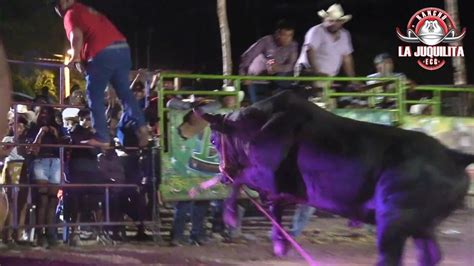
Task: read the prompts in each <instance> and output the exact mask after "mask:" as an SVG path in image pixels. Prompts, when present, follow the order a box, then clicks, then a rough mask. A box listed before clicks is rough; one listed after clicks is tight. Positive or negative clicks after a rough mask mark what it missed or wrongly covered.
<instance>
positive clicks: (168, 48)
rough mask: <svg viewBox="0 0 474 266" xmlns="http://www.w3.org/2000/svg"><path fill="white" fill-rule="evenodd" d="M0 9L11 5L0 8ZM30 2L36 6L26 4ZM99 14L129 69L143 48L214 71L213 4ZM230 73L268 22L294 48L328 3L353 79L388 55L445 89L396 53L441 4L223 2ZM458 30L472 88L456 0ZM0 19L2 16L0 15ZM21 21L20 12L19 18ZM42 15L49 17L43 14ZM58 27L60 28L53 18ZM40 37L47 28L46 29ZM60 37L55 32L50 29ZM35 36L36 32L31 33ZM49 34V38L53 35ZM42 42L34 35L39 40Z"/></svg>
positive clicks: (440, 78)
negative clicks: (126, 52)
mask: <svg viewBox="0 0 474 266" xmlns="http://www.w3.org/2000/svg"><path fill="white" fill-rule="evenodd" d="M1 1H2V2H3V4H2V7H3V6H4V5H8V2H10V1H3V0H1ZM30 1H31V2H37V0H30ZM82 2H84V3H86V4H89V5H91V6H94V7H95V8H97V9H98V10H100V11H102V12H103V13H104V14H106V15H107V16H108V17H109V18H110V19H111V20H112V21H113V22H114V23H115V24H116V25H117V27H118V28H119V29H120V30H121V31H122V32H123V33H124V34H125V35H126V36H127V38H128V40H129V43H130V45H131V47H132V56H133V60H134V65H135V66H137V67H146V66H147V45H148V44H150V59H151V60H150V64H151V67H152V68H163V69H182V70H188V71H192V72H195V73H197V72H200V73H219V72H221V69H222V67H221V64H222V63H221V47H220V35H219V28H218V20H217V14H216V0H175V1H171V0H149V1H137V0H87V1H86V0H84V1H82ZM227 2H228V3H227V5H228V16H229V24H230V30H231V42H232V57H233V63H234V70H236V69H237V66H238V62H239V56H240V54H241V53H242V52H243V51H245V50H246V49H247V47H248V46H250V45H251V44H252V43H253V42H254V41H255V40H257V39H258V38H259V37H262V36H264V35H266V34H269V33H272V32H273V30H274V24H275V22H276V21H277V20H278V19H280V18H287V19H290V20H292V21H293V22H294V24H295V25H296V40H297V41H298V43H300V44H301V42H302V39H303V37H304V34H305V33H306V31H307V30H308V29H309V28H310V27H311V26H313V25H316V24H318V23H319V22H320V19H319V17H318V16H317V11H318V10H320V9H323V8H324V9H326V8H327V7H329V6H330V5H331V4H333V3H334V2H339V3H341V4H342V6H343V8H344V10H345V11H346V13H348V14H352V15H353V19H352V20H351V21H350V22H348V23H347V24H346V25H345V27H346V29H348V30H349V31H350V32H351V34H352V41H353V45H354V50H355V51H354V58H355V64H356V72H357V74H359V75H367V74H370V73H372V72H373V70H374V69H373V64H372V60H373V57H374V56H375V55H376V54H378V53H380V52H389V53H390V54H392V55H394V56H395V63H396V70H397V71H399V72H404V73H406V74H407V76H409V77H411V78H412V79H414V80H415V81H417V82H418V83H419V84H449V83H452V74H451V73H452V68H451V65H450V60H448V63H449V64H448V65H446V66H444V67H443V68H442V69H441V70H438V71H427V70H424V69H421V68H420V67H419V66H418V65H417V64H416V61H415V59H413V58H412V59H405V58H403V59H398V58H396V55H397V47H398V45H404V43H402V42H401V41H400V40H399V39H398V38H397V36H396V34H395V28H396V27H397V26H398V27H401V28H404V27H405V26H406V24H407V22H408V20H409V18H410V17H411V16H412V15H413V13H414V12H416V11H417V10H419V9H421V8H424V7H429V6H433V7H439V8H444V4H443V1H442V0H437V1H431V0H423V1H414V0H345V1H333V0H331V1H329V0H319V1H317V0H312V1H309V0H228V1H227ZM458 2H459V5H460V6H459V9H460V19H461V26H462V27H466V28H467V36H466V38H465V39H464V50H465V54H466V64H467V68H468V71H467V72H468V79H469V82H470V83H474V73H473V72H474V56H473V55H474V53H473V50H472V49H474V47H473V45H472V44H473V43H474V37H473V36H474V35H472V34H471V32H472V31H473V30H474V18H473V17H472V16H473V14H472V8H471V9H469V8H468V5H469V7H470V6H471V3H470V2H472V1H469V0H458ZM0 12H1V11H0ZM18 12H19V15H21V12H22V11H21V10H19V11H18ZM47 16H54V13H53V12H52V11H51V12H49V11H48V12H47ZM57 23H59V24H60V23H61V21H60V19H59V17H58V18H57ZM45 30H47V29H45ZM51 30H54V31H60V32H57V34H64V32H62V31H61V29H60V28H59V29H51ZM38 34H41V31H38ZM55 34H56V32H55ZM5 38H7V37H4V39H5ZM39 38H41V36H40V37H39Z"/></svg>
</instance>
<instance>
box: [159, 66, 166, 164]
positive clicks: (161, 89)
mask: <svg viewBox="0 0 474 266" xmlns="http://www.w3.org/2000/svg"><path fill="white" fill-rule="evenodd" d="M163 81H164V76H163V75H160V80H159V81H158V114H159V117H158V119H159V123H158V125H159V127H160V128H159V130H160V147H161V149H160V155H163V153H164V151H165V148H166V147H165V132H164V131H163V130H164V129H165V106H164V101H165V95H164V82H163Z"/></svg>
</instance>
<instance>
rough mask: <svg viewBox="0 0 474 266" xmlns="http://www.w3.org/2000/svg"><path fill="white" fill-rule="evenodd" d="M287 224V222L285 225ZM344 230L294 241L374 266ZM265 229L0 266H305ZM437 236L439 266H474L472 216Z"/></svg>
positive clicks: (328, 258)
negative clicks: (199, 242) (278, 250)
mask: <svg viewBox="0 0 474 266" xmlns="http://www.w3.org/2000/svg"><path fill="white" fill-rule="evenodd" d="M289 219H290V217H286V219H285V220H286V221H287V222H286V224H288V221H289ZM255 223H258V224H259V225H255ZM346 224H347V220H345V219H340V218H321V217H314V218H313V219H312V221H311V223H310V224H309V225H308V227H307V228H306V230H305V232H304V234H303V236H301V237H300V238H298V239H297V241H298V242H299V243H300V244H301V245H302V246H303V247H304V248H305V249H306V250H307V251H308V252H309V253H310V254H311V255H312V256H313V258H314V260H315V261H316V262H317V264H318V265H340V266H343V265H373V264H374V262H375V260H376V249H375V236H374V233H371V232H369V231H368V230H367V229H364V228H361V229H352V228H348V227H347V226H346ZM268 229H269V225H263V226H262V223H260V222H258V221H257V222H255V221H254V220H252V221H247V222H244V235H245V236H246V237H245V239H241V240H239V241H238V242H237V243H232V244H229V243H223V242H221V241H218V240H214V241H211V243H209V244H207V245H205V246H183V247H169V246H168V245H167V244H166V243H162V244H161V245H154V244H153V243H151V242H150V243H145V244H143V243H138V242H131V243H126V244H117V245H116V246H101V245H96V244H94V245H87V246H82V247H80V248H70V247H67V246H62V247H57V248H54V249H42V248H32V247H15V248H12V247H5V246H3V247H1V249H0V254H1V255H0V265H2V266H3V265H255V266H257V265H264V266H265V265H282V266H293V265H306V263H305V261H304V260H303V259H302V258H301V257H300V256H299V255H298V254H297V253H296V252H295V251H294V250H291V251H290V252H289V254H288V256H287V257H286V258H283V259H278V258H275V257H274V256H272V254H271V243H270V241H269V240H268ZM438 236H439V239H440V243H441V246H442V250H443V253H444V259H443V261H442V263H441V265H446V266H448V265H449V266H451V265H474V210H472V209H470V210H459V211H457V212H456V213H455V214H454V215H452V216H451V217H450V218H449V219H448V220H446V221H445V222H444V223H443V224H442V225H441V226H440V228H439V229H438ZM404 257H405V259H404V262H405V263H404V265H416V252H415V250H414V246H413V244H412V243H411V241H410V242H408V245H407V246H406V249H405V255H404Z"/></svg>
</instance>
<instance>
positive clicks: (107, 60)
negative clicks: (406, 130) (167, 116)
mask: <svg viewBox="0 0 474 266" xmlns="http://www.w3.org/2000/svg"><path fill="white" fill-rule="evenodd" d="M54 3H55V9H56V11H57V13H58V14H59V15H60V16H61V17H63V18H64V28H65V30H66V34H67V38H68V39H69V41H70V43H71V49H72V58H71V63H70V64H72V65H74V67H75V68H76V69H77V70H78V71H79V72H82V73H84V74H85V76H86V81H87V94H88V98H89V99H88V100H89V108H90V109H91V112H92V126H93V127H94V129H95V130H96V133H95V137H94V138H93V139H90V140H87V141H85V142H84V143H87V144H89V145H93V146H98V147H102V148H106V147H109V145H110V136H109V130H108V129H107V121H106V118H105V108H104V104H103V101H104V90H105V88H106V87H107V84H108V83H109V82H110V83H111V84H112V86H113V87H114V88H115V91H116V92H117V96H118V97H119V99H120V100H121V101H122V104H123V106H124V112H126V113H127V114H128V116H129V117H131V118H132V119H133V120H134V121H135V122H136V123H135V124H136V128H135V131H136V133H137V135H138V138H139V145H140V146H146V145H147V143H148V137H149V133H148V130H147V127H146V124H145V118H144V116H143V112H142V110H141V109H140V107H139V106H138V103H137V101H136V100H135V97H134V96H133V93H132V91H131V90H130V88H129V86H130V80H129V71H130V68H131V58H130V47H129V46H128V44H127V40H126V39H125V37H124V36H123V34H122V33H120V31H118V30H117V28H116V27H115V26H114V25H113V24H112V23H111V22H110V21H109V20H108V19H107V18H106V17H105V16H104V15H102V14H101V13H99V12H98V11H96V10H94V9H93V8H91V7H88V6H85V5H83V4H81V3H78V2H76V0H55V2H54Z"/></svg>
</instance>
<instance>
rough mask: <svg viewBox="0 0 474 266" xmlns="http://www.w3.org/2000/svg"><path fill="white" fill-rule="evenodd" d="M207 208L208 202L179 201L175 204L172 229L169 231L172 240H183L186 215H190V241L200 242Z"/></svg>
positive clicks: (203, 233)
mask: <svg viewBox="0 0 474 266" xmlns="http://www.w3.org/2000/svg"><path fill="white" fill-rule="evenodd" d="M208 208H209V202H208V201H196V202H192V201H179V202H178V203H176V207H175V213H174V217H173V228H172V229H171V234H172V238H173V240H183V234H184V228H185V226H186V220H187V215H188V213H189V214H191V224H192V227H191V234H190V238H191V240H200V239H202V238H203V237H205V230H204V219H205V218H206V213H207V209H208Z"/></svg>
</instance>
